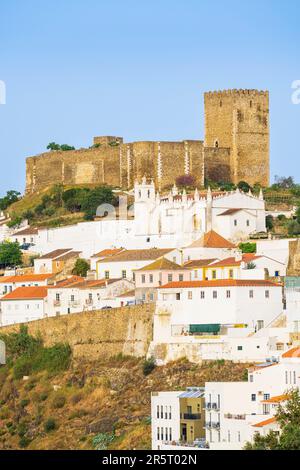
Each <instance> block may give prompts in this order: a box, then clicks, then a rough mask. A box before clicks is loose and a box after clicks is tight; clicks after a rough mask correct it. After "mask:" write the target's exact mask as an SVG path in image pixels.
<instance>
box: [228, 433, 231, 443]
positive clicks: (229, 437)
mask: <svg viewBox="0 0 300 470" xmlns="http://www.w3.org/2000/svg"><path fill="white" fill-rule="evenodd" d="M230 439H231V436H230V431H228V442H230Z"/></svg>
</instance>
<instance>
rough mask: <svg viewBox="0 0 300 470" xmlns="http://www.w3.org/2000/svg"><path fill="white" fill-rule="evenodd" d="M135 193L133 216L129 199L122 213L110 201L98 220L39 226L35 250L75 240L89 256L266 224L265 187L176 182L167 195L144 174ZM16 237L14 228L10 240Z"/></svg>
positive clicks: (235, 236) (239, 235) (242, 233)
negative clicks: (223, 188)
mask: <svg viewBox="0 0 300 470" xmlns="http://www.w3.org/2000/svg"><path fill="white" fill-rule="evenodd" d="M133 195H134V207H133V208H132V209H133V214H134V217H132V212H131V213H130V212H129V211H127V204H125V206H124V207H123V209H122V210H121V211H120V210H119V216H118V217H116V216H115V217H114V214H115V209H114V208H113V207H112V211H111V213H110V214H109V215H108V216H107V217H103V218H101V219H100V220H99V219H98V220H95V221H92V222H81V223H78V224H75V225H70V226H66V227H58V228H41V229H38V232H37V234H36V235H35V242H34V246H33V247H32V250H33V251H34V252H37V253H39V254H44V253H47V252H50V251H53V250H57V249H63V248H69V245H70V241H72V243H71V245H72V248H73V250H76V251H80V252H81V253H82V257H84V258H89V257H91V256H92V255H93V254H94V253H96V252H98V251H100V250H104V249H112V248H120V247H122V248H125V249H145V248H183V247H186V246H189V245H190V244H191V243H193V242H194V241H196V240H198V239H199V238H201V236H203V234H204V233H207V232H209V231H211V230H213V231H215V232H217V233H219V234H220V235H221V236H223V237H224V238H226V239H229V240H231V241H232V242H238V241H242V240H244V239H247V238H248V236H249V234H251V233H254V232H262V231H265V230H266V225H265V202H264V199H263V194H262V192H261V193H260V195H259V197H255V196H253V195H252V194H251V192H249V193H248V194H246V193H244V192H242V191H240V190H236V191H233V192H226V193H225V192H212V191H211V190H210V189H208V191H205V192H199V191H198V190H197V189H196V190H195V191H194V193H193V194H187V193H186V191H185V190H183V191H182V192H179V191H178V189H177V188H176V186H174V187H173V189H172V191H171V192H170V193H169V194H168V195H160V194H159V193H158V192H156V188H155V185H154V182H153V181H152V182H147V180H146V178H143V179H142V181H141V182H136V183H135V186H134V189H133ZM107 207H108V206H107V205H105V210H103V211H101V207H100V208H99V213H101V212H103V213H105V211H106V210H107ZM124 208H125V210H124ZM119 209H120V208H119ZM97 213H98V211H97ZM23 228H24V227H23ZM15 238H16V234H14V237H12V241H14V239H15Z"/></svg>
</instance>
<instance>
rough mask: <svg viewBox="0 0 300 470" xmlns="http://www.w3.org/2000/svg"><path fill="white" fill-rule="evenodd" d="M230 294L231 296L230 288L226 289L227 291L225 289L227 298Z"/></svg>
mask: <svg viewBox="0 0 300 470" xmlns="http://www.w3.org/2000/svg"><path fill="white" fill-rule="evenodd" d="M230 296H231V291H230V290H227V291H226V298H227V299H230Z"/></svg>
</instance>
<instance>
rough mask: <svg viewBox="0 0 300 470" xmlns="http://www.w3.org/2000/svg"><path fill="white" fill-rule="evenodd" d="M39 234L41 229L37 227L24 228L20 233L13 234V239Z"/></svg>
mask: <svg viewBox="0 0 300 470" xmlns="http://www.w3.org/2000/svg"><path fill="white" fill-rule="evenodd" d="M38 232H39V229H38V228H36V227H27V228H24V229H23V230H20V231H19V232H15V233H13V235H12V237H18V236H20V235H37V234H38Z"/></svg>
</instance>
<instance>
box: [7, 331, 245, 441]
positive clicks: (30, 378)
mask: <svg viewBox="0 0 300 470" xmlns="http://www.w3.org/2000/svg"><path fill="white" fill-rule="evenodd" d="M0 337H1V335H0ZM3 339H5V341H6V344H7V349H8V363H7V365H6V366H2V367H0V449H22V448H23V449H24V448H26V449H96V448H98V449H106V448H108V449H150V448H151V420H150V413H151V411H150V399H151V391H162V390H181V389H185V388H186V387H187V386H203V385H204V383H205V381H218V380H223V381H224V380H225V381H237V380H244V379H245V377H246V365H245V364H232V363H226V362H224V361H216V362H212V363H209V364H207V365H203V366H198V365H195V364H191V363H189V362H188V361H186V360H181V361H177V362H173V363H170V364H169V365H167V366H164V367H154V368H153V367H152V366H151V361H150V364H149V362H146V363H145V361H144V359H137V358H133V357H123V356H121V355H119V356H116V357H112V358H111V359H110V360H109V361H102V360H101V359H99V360H97V361H95V362H88V361H77V362H75V361H74V360H72V355H71V351H70V349H69V347H68V345H62V344H58V345H55V346H54V347H52V348H45V347H44V346H43V344H42V342H41V340H40V339H39V338H33V337H32V336H30V335H28V333H27V330H26V328H22V330H21V331H20V333H18V334H16V333H14V334H10V335H8V336H6V337H4V338H3ZM149 366H151V367H149ZM145 374H147V375H145ZM23 375H25V376H27V379H26V380H23Z"/></svg>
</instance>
